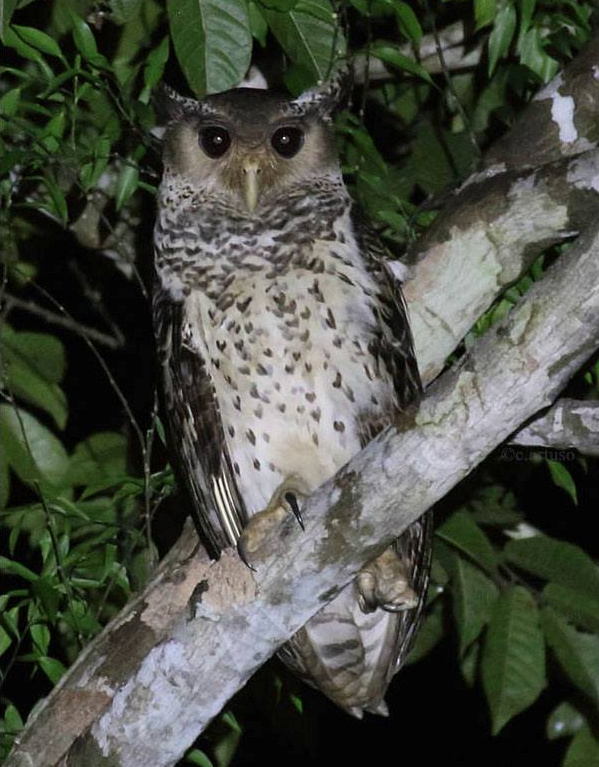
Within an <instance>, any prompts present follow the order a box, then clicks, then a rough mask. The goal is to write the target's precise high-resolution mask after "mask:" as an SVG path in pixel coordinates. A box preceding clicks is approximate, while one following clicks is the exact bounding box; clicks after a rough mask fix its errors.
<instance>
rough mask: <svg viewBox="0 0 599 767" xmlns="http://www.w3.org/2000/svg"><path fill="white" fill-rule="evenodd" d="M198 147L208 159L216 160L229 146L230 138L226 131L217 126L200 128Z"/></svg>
mask: <svg viewBox="0 0 599 767" xmlns="http://www.w3.org/2000/svg"><path fill="white" fill-rule="evenodd" d="M200 146H201V147H202V149H203V150H204V152H205V153H206V154H207V155H208V157H211V158H212V159H213V160H216V159H217V158H218V157H222V156H223V155H224V154H225V153H226V151H227V149H228V148H229V147H230V146H231V136H230V135H229V133H228V131H226V130H225V129H224V128H221V127H220V126H218V125H212V126H210V127H209V128H202V130H201V131H200Z"/></svg>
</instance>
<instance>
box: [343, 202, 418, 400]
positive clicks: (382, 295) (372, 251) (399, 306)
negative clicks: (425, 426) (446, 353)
mask: <svg viewBox="0 0 599 767" xmlns="http://www.w3.org/2000/svg"><path fill="white" fill-rule="evenodd" d="M352 221H353V225H354V231H355V234H356V239H357V241H358V245H359V247H360V251H361V253H362V255H363V257H364V260H365V264H366V268H367V269H368V271H369V272H370V273H371V274H372V275H373V276H374V278H375V281H376V284H377V285H378V286H379V292H378V295H377V296H376V305H375V313H376V314H377V317H378V320H379V323H378V324H379V328H380V330H379V332H378V334H377V335H376V337H375V339H374V340H373V342H372V344H371V347H370V351H371V353H372V354H373V355H374V356H375V357H376V358H377V359H379V360H380V361H381V362H382V363H383V364H384V365H385V366H386V367H387V369H388V370H389V371H390V373H391V377H392V379H393V385H394V387H395V394H396V397H397V405H398V408H399V410H405V409H406V408H407V407H408V406H409V405H410V404H412V403H414V402H416V401H417V400H418V399H419V398H420V395H421V394H422V383H421V382H420V374H419V372H418V364H417V362H416V356H415V354H414V340H413V338H412V331H411V330H410V323H409V321H408V309H407V306H406V302H405V300H404V297H403V293H402V291H401V283H400V281H399V280H398V279H397V277H396V276H395V275H394V274H393V272H392V270H391V268H390V267H389V260H390V256H391V254H390V253H389V251H388V250H387V248H386V247H385V245H384V244H383V242H382V241H381V239H380V237H379V236H378V234H377V232H376V230H375V229H374V227H373V226H372V225H371V224H370V223H369V222H368V221H367V220H366V219H365V218H364V216H363V215H362V214H361V212H360V211H359V210H358V209H357V207H356V206H354V208H353V209H352Z"/></svg>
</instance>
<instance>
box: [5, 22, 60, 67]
mask: <svg viewBox="0 0 599 767" xmlns="http://www.w3.org/2000/svg"><path fill="white" fill-rule="evenodd" d="M12 28H13V29H14V31H15V32H16V34H17V35H18V36H19V37H20V38H21V40H23V41H24V42H25V43H27V45H31V46H32V48H37V50H38V51H41V52H42V53H45V54H47V55H48V56H55V57H56V58H57V59H61V60H62V61H65V58H64V56H63V53H62V51H61V50H60V47H59V45H58V43H57V42H56V40H54V39H53V38H51V37H50V35H47V34H46V33H45V32H42V31H41V29H35V27H20V26H17V25H16V24H13V26H12Z"/></svg>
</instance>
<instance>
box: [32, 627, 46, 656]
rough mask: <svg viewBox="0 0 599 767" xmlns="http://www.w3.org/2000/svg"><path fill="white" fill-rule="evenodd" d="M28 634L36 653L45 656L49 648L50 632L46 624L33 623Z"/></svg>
mask: <svg viewBox="0 0 599 767" xmlns="http://www.w3.org/2000/svg"><path fill="white" fill-rule="evenodd" d="M30 632H31V638H32V640H33V643H34V645H35V650H36V652H39V654H40V655H42V656H44V655H46V654H47V653H48V647H49V646H50V630H49V629H48V627H47V626H46V624H45V623H34V624H33V626H31V628H30Z"/></svg>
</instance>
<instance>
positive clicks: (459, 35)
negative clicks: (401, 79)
mask: <svg viewBox="0 0 599 767" xmlns="http://www.w3.org/2000/svg"><path fill="white" fill-rule="evenodd" d="M485 40H486V37H483V38H481V39H480V40H479V41H478V42H477V43H475V44H474V45H468V44H467V41H466V39H465V34H464V24H463V22H461V21H457V22H456V23H455V24H450V25H449V26H448V27H445V29H442V30H440V31H439V43H440V48H441V51H442V55H443V59H444V64H445V67H446V68H447V69H448V70H450V71H452V72H455V71H463V70H465V69H471V68H472V67H476V66H477V65H478V64H479V63H480V60H481V57H482V53H483V49H484V45H485ZM399 52H400V53H401V54H402V55H404V56H408V57H409V58H412V57H413V56H414V54H416V58H417V60H418V62H419V63H420V64H421V65H422V66H423V67H424V69H425V70H426V71H427V72H429V73H430V74H432V75H436V74H440V73H441V72H443V64H442V63H441V60H440V57H439V52H438V50H437V46H436V42H435V36H434V35H432V34H429V35H424V36H423V37H422V40H421V41H420V44H419V45H418V46H417V47H416V48H414V46H413V45H412V44H411V43H407V44H405V45H401V46H400V47H399ZM366 64H367V61H366V56H365V55H364V54H363V53H361V54H359V55H358V56H356V57H355V59H354V70H355V77H356V82H357V83H360V84H362V83H363V80H364V73H365V70H366ZM396 78H397V73H396V72H394V71H393V69H389V68H388V67H387V66H386V65H385V63H384V62H383V61H381V60H380V59H376V58H373V57H369V59H368V80H369V82H370V83H373V82H380V81H384V80H395V79H396Z"/></svg>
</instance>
